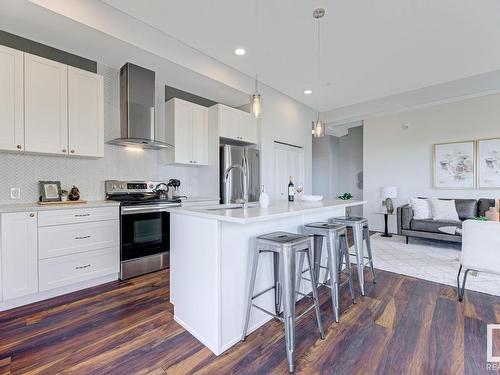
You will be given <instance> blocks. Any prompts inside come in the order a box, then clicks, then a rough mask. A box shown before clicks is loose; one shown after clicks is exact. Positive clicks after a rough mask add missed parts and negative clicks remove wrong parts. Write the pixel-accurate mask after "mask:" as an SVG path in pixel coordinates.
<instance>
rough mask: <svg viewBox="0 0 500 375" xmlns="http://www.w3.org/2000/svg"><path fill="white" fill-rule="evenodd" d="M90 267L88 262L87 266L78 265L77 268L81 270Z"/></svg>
mask: <svg viewBox="0 0 500 375" xmlns="http://www.w3.org/2000/svg"><path fill="white" fill-rule="evenodd" d="M89 267H90V264H86V265H85V266H76V267H75V270H81V269H83V268H89Z"/></svg>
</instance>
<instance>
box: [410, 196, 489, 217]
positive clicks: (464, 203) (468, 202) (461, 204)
mask: <svg viewBox="0 0 500 375" xmlns="http://www.w3.org/2000/svg"><path fill="white" fill-rule="evenodd" d="M418 198H419V199H426V198H425V197H418ZM431 199H432V198H431ZM437 199H440V200H443V201H450V200H452V199H451V198H437ZM482 200H484V201H490V202H493V203H492V204H491V206H494V205H495V201H494V200H493V199H480V200H479V202H481V201H482ZM486 204H487V203H486ZM491 206H488V207H491ZM455 207H456V209H457V214H458V218H459V219H460V220H462V221H463V220H467V219H472V218H474V217H476V216H478V201H477V200H475V199H455ZM488 207H487V208H486V209H485V210H484V212H486V211H488ZM480 216H484V213H483V214H482V215H480Z"/></svg>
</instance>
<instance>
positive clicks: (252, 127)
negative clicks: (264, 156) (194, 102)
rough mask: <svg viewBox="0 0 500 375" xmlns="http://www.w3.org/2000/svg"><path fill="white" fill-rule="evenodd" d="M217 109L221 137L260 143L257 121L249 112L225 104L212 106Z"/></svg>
mask: <svg viewBox="0 0 500 375" xmlns="http://www.w3.org/2000/svg"><path fill="white" fill-rule="evenodd" d="M212 110H215V111H216V119H217V122H218V126H219V137H222V138H228V139H232V140H235V141H242V142H246V143H253V144H258V143H259V139H258V132H257V121H256V120H255V119H254V118H253V117H252V115H251V114H250V113H248V112H245V111H241V110H239V109H236V108H231V107H228V106H225V105H223V104H217V105H215V106H214V107H212Z"/></svg>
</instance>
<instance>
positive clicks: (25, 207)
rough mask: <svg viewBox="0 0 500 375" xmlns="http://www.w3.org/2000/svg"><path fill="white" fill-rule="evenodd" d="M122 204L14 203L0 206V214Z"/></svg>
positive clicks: (108, 202) (89, 202) (88, 202)
mask: <svg viewBox="0 0 500 375" xmlns="http://www.w3.org/2000/svg"><path fill="white" fill-rule="evenodd" d="M119 205H120V202H114V201H87V202H86V203H73V204H50V205H46V206H41V205H39V204H38V203H36V202H34V203H13V204H0V213H7V212H23V211H48V210H68V209H75V208H83V209H85V208H91V207H114V206H116V207H118V206H119Z"/></svg>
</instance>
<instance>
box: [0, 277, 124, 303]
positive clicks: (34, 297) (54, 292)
mask: <svg viewBox="0 0 500 375" xmlns="http://www.w3.org/2000/svg"><path fill="white" fill-rule="evenodd" d="M118 276H119V275H118V273H115V274H111V275H107V276H102V277H99V278H97V279H92V280H86V281H82V282H79V283H76V284H72V285H68V286H64V287H60V288H56V289H51V290H46V291H43V292H39V293H36V294H31V295H29V296H23V297H19V298H15V299H11V300H7V301H2V302H0V311H5V310H10V309H14V308H16V307H20V306H24V305H29V304H30V303H35V302H40V301H44V300H47V299H50V298H54V297H58V296H62V295H63V294H68V293H73V292H77V291H79V290H82V289H87V288H91V287H93V286H97V285H101V284H105V283H109V282H110V281H116V280H118Z"/></svg>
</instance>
